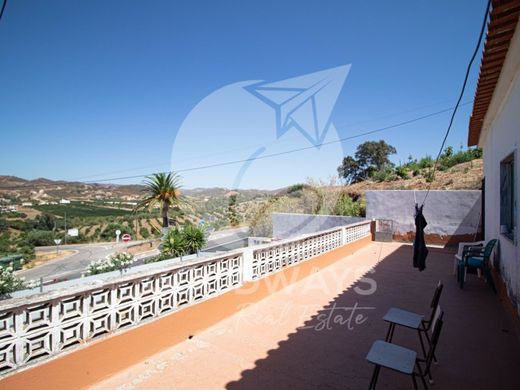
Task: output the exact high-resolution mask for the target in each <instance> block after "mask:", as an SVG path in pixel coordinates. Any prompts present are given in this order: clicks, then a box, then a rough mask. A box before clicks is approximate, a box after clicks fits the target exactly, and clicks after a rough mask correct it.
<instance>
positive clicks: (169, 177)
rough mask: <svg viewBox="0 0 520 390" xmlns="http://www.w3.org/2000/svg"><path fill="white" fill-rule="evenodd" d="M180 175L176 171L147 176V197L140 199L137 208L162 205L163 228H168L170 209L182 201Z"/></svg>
mask: <svg viewBox="0 0 520 390" xmlns="http://www.w3.org/2000/svg"><path fill="white" fill-rule="evenodd" d="M180 188H181V186H180V176H179V175H178V174H176V173H175V172H169V173H164V172H161V173H154V174H153V175H151V176H147V177H146V180H145V190H144V191H145V193H146V198H144V199H143V200H142V201H140V202H139V203H138V204H137V206H136V209H142V208H150V209H151V208H152V207H154V206H155V205H157V204H160V205H161V216H162V221H163V223H162V226H163V228H168V226H169V225H170V224H169V221H168V211H169V210H170V207H171V206H173V205H178V204H179V203H180V202H181V190H180Z"/></svg>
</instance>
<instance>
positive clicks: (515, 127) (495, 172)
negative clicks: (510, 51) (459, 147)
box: [482, 72, 520, 313]
mask: <svg viewBox="0 0 520 390" xmlns="http://www.w3.org/2000/svg"><path fill="white" fill-rule="evenodd" d="M519 74H520V72H519V73H517V77H516V79H515V81H514V83H513V87H512V88H511V90H510V94H509V96H508V98H507V101H506V102H505V104H504V105H503V107H502V110H501V112H500V113H499V114H498V115H497V117H496V119H495V121H494V122H493V125H492V127H491V128H490V131H489V132H488V134H487V137H486V139H485V141H484V142H483V143H482V146H483V147H484V176H485V178H486V228H485V231H486V239H490V238H498V239H499V241H500V248H499V253H500V256H499V257H498V264H497V266H498V267H499V269H500V272H501V275H502V278H503V280H504V282H505V284H506V286H507V289H508V293H509V296H510V298H511V300H512V301H513V303H514V304H515V305H516V306H517V309H518V312H519V313H520V252H519V251H518V241H519V235H518V231H519V227H520V220H519V215H520V213H519V212H518V206H517V221H516V226H517V229H516V232H515V240H514V241H511V240H510V239H509V238H507V237H505V236H503V235H501V234H500V161H502V160H503V159H504V158H505V157H507V156H508V155H509V154H511V153H512V152H515V161H514V169H515V184H516V186H515V193H516V194H515V195H516V200H517V201H518V194H519V193H520V169H519V168H520V159H519V154H520V149H519V146H520V115H519V109H520V77H519Z"/></svg>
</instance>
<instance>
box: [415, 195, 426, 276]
mask: <svg viewBox="0 0 520 390" xmlns="http://www.w3.org/2000/svg"><path fill="white" fill-rule="evenodd" d="M423 206H424V205H423ZM423 206H420V207H419V206H418V205H417V204H415V239H414V241H413V266H414V268H419V271H423V270H424V269H425V268H426V257H427V256H428V248H426V242H425V241H424V228H425V227H426V226H427V225H428V222H426V219H425V218H424V215H423Z"/></svg>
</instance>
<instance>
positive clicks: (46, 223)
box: [36, 214, 56, 230]
mask: <svg viewBox="0 0 520 390" xmlns="http://www.w3.org/2000/svg"><path fill="white" fill-rule="evenodd" d="M36 220H37V221H38V223H37V225H36V229H39V230H53V229H54V228H55V227H56V219H55V218H54V217H53V216H52V215H50V214H42V215H37V216H36Z"/></svg>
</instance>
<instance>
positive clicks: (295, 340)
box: [92, 243, 520, 390]
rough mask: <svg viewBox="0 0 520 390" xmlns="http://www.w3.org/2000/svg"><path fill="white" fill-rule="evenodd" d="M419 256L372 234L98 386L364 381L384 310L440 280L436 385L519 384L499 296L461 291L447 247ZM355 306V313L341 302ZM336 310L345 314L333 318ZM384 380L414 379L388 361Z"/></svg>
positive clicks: (388, 384) (406, 338)
mask: <svg viewBox="0 0 520 390" xmlns="http://www.w3.org/2000/svg"><path fill="white" fill-rule="evenodd" d="M411 256H412V247H411V246H408V245H400V244H397V243H371V244H370V245H368V246H367V247H364V248H362V249H360V250H359V251H358V252H356V253H355V254H354V255H352V256H347V257H345V258H342V259H339V260H338V261H337V262H336V263H334V264H333V265H331V266H329V267H327V268H325V269H322V270H321V271H319V272H316V273H314V274H313V275H311V276H309V277H307V278H305V279H303V280H301V281H299V282H297V283H294V284H291V285H289V286H288V287H286V288H285V289H283V290H281V291H279V292H276V293H273V294H272V295H270V296H269V297H268V298H266V299H264V300H262V301H261V302H259V303H256V304H253V305H251V306H248V307H245V308H244V309H243V310H241V311H240V312H238V313H236V314H235V315H233V316H232V317H229V318H227V319H226V320H224V321H221V322H220V323H218V324H216V325H214V326H213V327H211V328H209V329H207V330H206V331H204V332H201V333H199V334H195V335H194V336H193V338H191V339H189V340H186V341H185V342H183V343H181V344H178V345H175V346H172V347H170V348H169V349H167V350H165V351H163V352H161V353H159V354H156V355H154V356H153V357H152V358H150V359H147V360H146V361H143V362H141V363H139V364H136V365H134V366H132V367H129V368H128V369H126V370H125V371H122V372H120V373H118V374H117V375H115V376H113V377H111V378H108V379H107V380H105V381H103V382H100V383H98V384H96V385H95V386H92V389H121V390H123V389H125V390H127V389H221V388H228V389H248V390H249V389H266V388H270V389H290V388H298V389H307V388H308V389H312V388H332V389H366V388H367V387H368V383H369V381H370V376H371V373H372V365H370V364H369V363H367V362H366V360H365V356H366V353H367V351H368V350H369V349H370V346H371V344H372V342H373V341H374V340H376V339H383V338H384V336H385V332H386V324H385V323H384V322H383V321H382V320H381V317H382V316H383V315H384V314H385V312H386V311H387V309H388V308H389V307H391V306H399V307H402V308H406V309H409V310H413V311H417V312H421V313H426V312H427V311H428V306H429V303H430V299H431V295H432V293H433V290H434V288H435V285H436V283H437V281H438V280H439V279H441V280H443V281H444V291H443V295H442V298H441V306H442V308H443V310H444V311H445V318H444V319H445V325H444V328H443V334H442V335H441V340H440V344H439V348H438V353H437V356H438V358H439V361H440V363H439V365H437V366H434V367H433V371H432V372H433V375H434V379H435V384H434V385H433V386H431V388H433V389H437V390H440V389H450V390H451V389H501V390H506V389H515V390H516V389H520V375H519V371H518V369H519V368H520V339H519V336H518V333H517V331H516V329H515V326H514V323H513V321H512V319H511V317H510V315H509V314H507V313H506V311H505V310H504V307H503V305H502V304H501V302H500V299H499V296H498V295H496V294H494V293H493V292H492V291H491V289H490V288H489V287H488V286H487V285H486V284H485V283H484V282H483V280H482V279H478V278H477V277H476V276H475V275H468V282H467V284H466V287H465V289H464V290H460V289H459V288H458V287H457V285H456V283H455V279H454V276H453V275H452V274H451V272H452V267H453V253H451V252H449V251H447V250H442V249H431V251H430V255H429V257H428V260H427V269H426V270H425V271H424V272H422V273H421V272H418V271H417V270H416V269H413V268H412V266H411ZM311 261H312V260H311ZM371 268H372V269H373V271H374V272H373V273H372V272H368V273H367V271H368V270H369V269H371ZM365 273H366V276H367V277H369V278H372V279H373V280H375V282H376V283H377V289H376V290H375V292H374V293H372V294H368V295H363V294H359V293H358V292H356V289H355V288H354V287H356V286H357V287H358V291H361V292H363V291H366V290H367V289H368V288H370V285H369V284H368V283H366V282H365V281H362V280H359V277H360V276H362V275H363V274H365ZM355 305H357V307H358V309H357V310H356V312H355V314H354V315H353V316H352V318H350V317H349V316H350V313H352V311H345V310H343V309H342V308H352V307H354V306H355ZM363 308H365V309H363ZM338 314H342V315H343V320H344V321H343V323H334V321H332V319H334V318H336V319H338V318H339V317H337V315H338ZM358 314H361V315H362V317H360V318H358V319H359V320H363V321H362V323H361V324H356V323H355V322H356V321H355V319H356V316H357V315H358ZM349 318H350V319H351V321H350V322H345V321H347V320H348V319H349ZM327 319H329V322H327V321H326V320H327ZM360 322H361V321H360ZM325 325H326V326H325ZM394 342H395V343H399V344H401V345H404V346H407V347H410V348H413V349H416V350H419V348H420V347H419V343H418V338H417V334H416V333H414V332H412V331H407V330H405V329H399V328H398V329H397V330H396V334H395V336H394ZM378 388H380V389H410V388H412V385H411V380H410V379H409V378H407V377H405V376H401V375H399V374H397V373H394V372H390V371H386V370H382V371H381V375H380V377H379V381H378Z"/></svg>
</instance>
